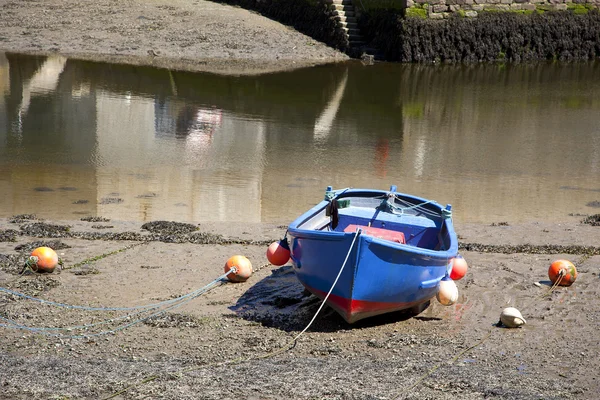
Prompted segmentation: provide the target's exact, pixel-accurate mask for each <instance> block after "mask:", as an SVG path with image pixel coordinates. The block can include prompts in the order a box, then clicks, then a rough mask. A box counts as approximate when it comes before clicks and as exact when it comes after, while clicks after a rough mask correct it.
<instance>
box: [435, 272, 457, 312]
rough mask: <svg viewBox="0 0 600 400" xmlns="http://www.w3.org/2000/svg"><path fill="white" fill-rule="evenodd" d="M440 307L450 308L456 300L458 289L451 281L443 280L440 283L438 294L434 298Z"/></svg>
mask: <svg viewBox="0 0 600 400" xmlns="http://www.w3.org/2000/svg"><path fill="white" fill-rule="evenodd" d="M435 297H436V298H437V300H438V301H439V302H440V304H441V305H444V306H451V305H452V304H454V303H456V301H457V300H458V288H457V287H456V283H454V281H453V280H452V279H449V278H444V279H442V280H441V281H440V286H439V289H438V292H437V294H436V296H435Z"/></svg>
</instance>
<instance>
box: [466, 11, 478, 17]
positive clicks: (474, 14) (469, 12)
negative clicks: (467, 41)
mask: <svg viewBox="0 0 600 400" xmlns="http://www.w3.org/2000/svg"><path fill="white" fill-rule="evenodd" d="M476 16H477V11H467V12H465V17H469V18H475V17H476Z"/></svg>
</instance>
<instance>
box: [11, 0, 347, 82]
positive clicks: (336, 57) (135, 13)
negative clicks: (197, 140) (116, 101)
mask: <svg viewBox="0 0 600 400" xmlns="http://www.w3.org/2000/svg"><path fill="white" fill-rule="evenodd" d="M0 7H1V8H2V12H1V13H0V51H15V52H20V53H28V54H52V53H60V54H62V55H66V56H69V57H71V58H77V59H84V60H92V61H107V62H118V63H126V64H132V65H152V66H156V67H160V68H169V69H171V70H185V71H203V72H212V73H218V74H228V75H241V74H244V75H249V74H257V73H268V72H275V71H283V70H289V69H295V68H300V67H307V66H313V65H319V64H327V63H332V62H340V61H345V60H348V56H346V55H345V54H344V53H341V52H339V51H337V50H334V49H332V48H330V47H328V46H326V45H325V44H323V43H320V42H317V41H315V40H314V39H312V38H310V37H308V36H306V35H304V34H301V33H299V32H297V31H295V30H293V29H292V28H289V27H287V26H285V25H282V24H280V23H278V22H275V21H272V20H269V19H267V18H264V17H262V16H260V15H258V14H256V13H253V12H250V11H247V10H244V9H242V8H237V7H231V6H226V5H222V4H219V3H213V2H210V1H204V0H194V1H191V0H173V1H167V0H125V1H114V0H99V1H93V2H89V1H85V0H69V1H62V0H27V1H11V0H2V2H0Z"/></svg>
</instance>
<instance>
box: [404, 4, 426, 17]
mask: <svg viewBox="0 0 600 400" xmlns="http://www.w3.org/2000/svg"><path fill="white" fill-rule="evenodd" d="M427 8H428V4H423V5H422V6H420V7H419V6H415V7H411V8H407V9H406V16H407V17H413V18H427Z"/></svg>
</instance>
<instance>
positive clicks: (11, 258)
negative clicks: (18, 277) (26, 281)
mask: <svg viewBox="0 0 600 400" xmlns="http://www.w3.org/2000/svg"><path fill="white" fill-rule="evenodd" d="M24 262H25V260H24V259H23V257H22V256H20V255H17V254H0V270H3V271H5V272H8V273H11V274H13V275H15V274H18V273H19V272H20V271H21V270H22V269H23V263H24Z"/></svg>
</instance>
